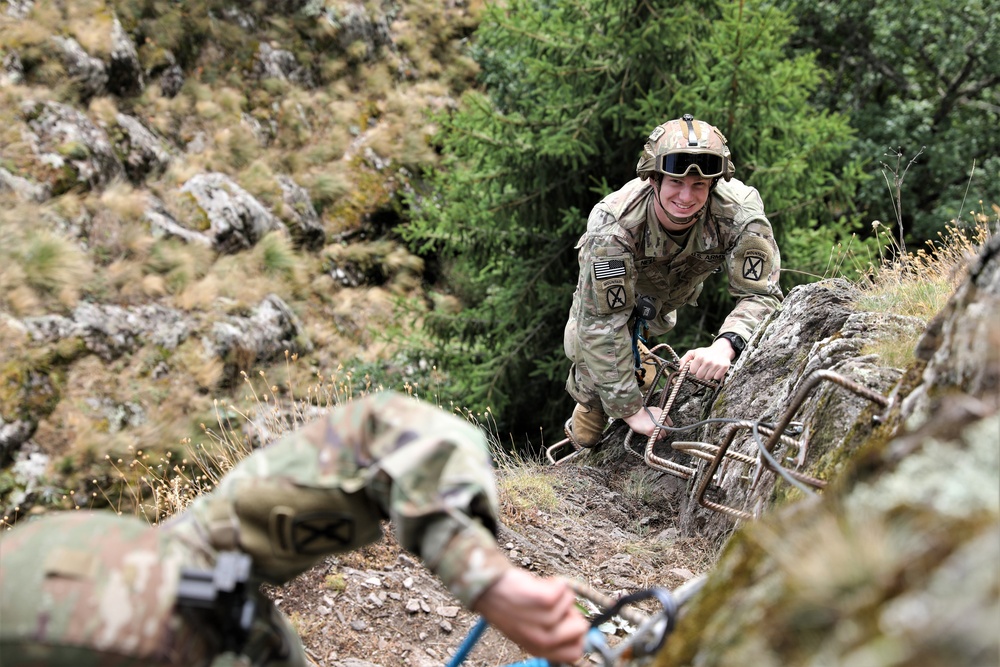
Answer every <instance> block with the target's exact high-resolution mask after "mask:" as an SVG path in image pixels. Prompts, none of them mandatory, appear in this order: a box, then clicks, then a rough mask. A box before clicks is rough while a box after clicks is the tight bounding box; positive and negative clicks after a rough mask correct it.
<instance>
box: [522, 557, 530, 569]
mask: <svg viewBox="0 0 1000 667" xmlns="http://www.w3.org/2000/svg"><path fill="white" fill-rule="evenodd" d="M521 567H531V559H530V558H528V557H527V556H525V557H524V558H522V559H521Z"/></svg>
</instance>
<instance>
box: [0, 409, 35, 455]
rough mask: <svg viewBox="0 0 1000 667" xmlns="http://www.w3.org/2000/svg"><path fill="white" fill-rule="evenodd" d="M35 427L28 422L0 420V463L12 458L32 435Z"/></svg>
mask: <svg viewBox="0 0 1000 667" xmlns="http://www.w3.org/2000/svg"><path fill="white" fill-rule="evenodd" d="M37 426H38V425H37V424H33V423H31V422H29V421H23V420H15V421H12V422H6V421H4V420H3V419H0V462H2V461H6V460H7V459H8V458H9V457H11V456H13V455H14V452H16V451H17V450H18V449H20V448H21V445H23V444H24V443H26V442H27V441H28V440H29V439H30V438H31V436H32V435H34V433H35V428H37Z"/></svg>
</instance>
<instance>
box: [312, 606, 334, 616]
mask: <svg viewBox="0 0 1000 667" xmlns="http://www.w3.org/2000/svg"><path fill="white" fill-rule="evenodd" d="M316 613H317V614H319V615H320V616H329V615H330V614H331V613H332V612H331V611H330V608H329V607H327V606H325V605H317V606H316Z"/></svg>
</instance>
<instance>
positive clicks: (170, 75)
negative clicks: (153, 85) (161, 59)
mask: <svg viewBox="0 0 1000 667" xmlns="http://www.w3.org/2000/svg"><path fill="white" fill-rule="evenodd" d="M183 87H184V70H183V69H181V66H180V65H178V64H177V63H174V64H172V65H170V66H169V67H167V69H165V70H163V73H162V74H160V92H161V93H163V96H164V97H167V98H170V97H176V96H177V93H179V92H181V88H183Z"/></svg>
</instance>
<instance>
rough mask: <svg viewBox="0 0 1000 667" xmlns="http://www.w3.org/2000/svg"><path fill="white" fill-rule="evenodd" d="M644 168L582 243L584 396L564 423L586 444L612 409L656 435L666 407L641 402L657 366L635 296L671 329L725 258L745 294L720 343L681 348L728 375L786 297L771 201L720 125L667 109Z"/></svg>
mask: <svg viewBox="0 0 1000 667" xmlns="http://www.w3.org/2000/svg"><path fill="white" fill-rule="evenodd" d="M636 171H637V173H638V178H635V179H633V180H632V181H629V182H628V183H626V184H625V186H624V187H623V188H621V189H620V190H618V191H617V192H613V193H611V194H610V195H608V196H607V197H605V198H604V199H602V200H601V201H600V202H599V203H598V204H597V206H595V207H594V209H593V210H592V211H591V213H590V218H589V219H588V221H587V231H586V232H585V233H584V234H583V236H581V237H580V240H579V241H578V242H577V245H576V248H577V251H578V258H579V263H580V274H579V279H578V282H577V287H576V292H575V293H574V295H573V305H572V307H571V309H570V313H569V319H568V321H567V323H566V329H565V336H564V345H565V350H566V355H567V356H568V357H569V359H570V360H571V361H572V366H571V368H570V372H569V377H568V379H567V381H566V390H567V392H568V393H569V394H570V396H572V397H573V399H574V400H575V401H576V403H577V405H576V407H575V408H574V410H573V415H572V417H571V418H570V419H569V421H568V422H567V423H566V433H567V435H568V436H569V438H570V439H571V440H572V441H573V442H574V443H575V444H576V445H577V446H581V447H592V446H594V445H595V444H597V442H598V441H599V440H600V438H601V434H602V433H603V431H604V428H605V426H606V425H607V421H608V418H609V417H613V418H617V419H624V420H625V421H626V422H627V423H628V425H629V426H630V427H631V428H632V430H633V431H635V432H636V433H641V434H644V435H647V436H648V435H651V434H652V432H653V429H654V427H655V423H654V420H660V419H661V415H660V410H659V409H658V408H655V407H654V408H648V409H646V408H644V407H643V394H642V387H641V386H640V382H641V381H645V382H649V381H650V380H651V378H649V377H644V378H643V377H637V373H636V371H637V370H638V371H639V375H642V369H641V367H640V368H638V369H637V368H636V364H635V361H634V358H635V356H637V355H636V354H634V353H633V347H634V343H633V341H634V340H635V338H634V334H635V333H636V332H635V327H636V326H637V317H636V312H637V308H636V306H637V304H638V305H642V306H643V309H645V310H650V311H651V312H655V313H656V314H655V317H652V318H651V319H649V320H644V322H645V323H646V324H647V325H648V329H649V332H650V333H651V334H652V335H654V336H655V335H662V334H664V333H666V332H668V331H670V330H671V329H672V328H673V327H674V325H675V324H676V322H677V309H678V308H680V307H681V306H683V305H685V304H687V305H697V301H698V296H699V294H700V293H701V290H702V286H703V283H704V281H705V280H706V278H708V276H709V275H711V274H712V273H713V272H715V271H717V270H719V269H720V268H721V269H723V270H724V271H725V272H726V275H727V276H728V279H729V291H730V293H731V294H732V295H733V296H734V297H735V298H736V305H735V307H734V308H733V310H732V312H731V313H730V314H729V315H728V317H726V319H725V321H724V322H723V324H722V327H721V328H720V330H719V334H718V336H717V337H716V338H715V340H714V341H713V342H712V344H711V345H709V346H707V347H701V348H697V349H693V350H689V351H688V352H687V353H686V354H685V355H684V356H683V357H682V358H681V364H682V365H684V364H687V363H689V362H690V366H689V372H690V374H691V375H693V376H695V377H697V378H700V379H703V380H721V379H722V378H723V377H724V376H725V374H726V372H727V371H728V370H729V368H730V365H731V364H732V363H733V362H734V361H735V360H736V358H737V357H738V356H739V355H740V353H741V352H742V351H743V349H744V347H745V346H746V342H747V340H749V338H750V335H751V333H752V332H753V331H754V329H755V328H756V327H757V325H758V324H760V322H761V321H762V320H763V319H764V318H765V317H766V316H767V315H768V314H770V313H771V312H773V311H774V309H775V308H777V306H778V304H779V303H780V302H781V299H782V293H781V289H780V287H779V286H778V274H779V269H780V263H781V259H780V254H779V252H778V246H777V244H776V243H775V241H774V234H773V233H772V231H771V223H770V222H768V220H767V217H766V216H765V215H764V203H763V201H762V200H761V197H760V194H759V193H758V192H757V190H756V189H755V188H752V187H750V186H747V185H745V184H744V183H742V182H740V181H739V180H737V179H735V178H734V177H733V176H734V174H735V167H734V164H733V159H732V155H731V154H730V150H729V147H728V145H727V143H726V138H725V137H724V136H723V134H722V132H720V131H719V130H718V129H717V128H716V127H714V126H712V125H709V124H708V123H706V122H704V121H700V120H695V119H694V117H693V116H691V115H690V114H686V115H684V116H683V117H681V118H679V119H676V120H670V121H667V122H666V123H663V124H662V125H659V126H658V127H656V129H654V130H653V132H652V133H651V134H650V135H649V138H648V140H647V141H646V144H645V146H644V149H643V152H642V156H641V157H640V159H639V163H638V165H637V167H636ZM638 343H639V344H641V341H638ZM645 375H647V376H648V375H649V373H648V372H647V373H646V374H645Z"/></svg>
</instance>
